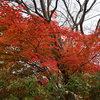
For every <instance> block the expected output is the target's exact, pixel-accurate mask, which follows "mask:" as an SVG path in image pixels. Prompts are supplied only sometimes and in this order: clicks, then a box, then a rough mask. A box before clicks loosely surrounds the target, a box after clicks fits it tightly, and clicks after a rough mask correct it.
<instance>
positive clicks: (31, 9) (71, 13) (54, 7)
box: [11, 0, 100, 34]
mask: <svg viewBox="0 0 100 100" xmlns="http://www.w3.org/2000/svg"><path fill="white" fill-rule="evenodd" d="M11 1H13V0H11ZM15 2H17V3H21V4H23V6H25V7H26V8H27V10H26V13H35V14H37V15H39V16H41V17H42V18H45V19H46V20H47V21H51V19H52V15H53V13H55V12H56V13H57V14H58V15H59V16H58V18H57V20H58V21H59V22H60V25H61V26H68V27H71V28H72V29H73V30H80V31H81V33H82V34H85V32H86V31H87V30H89V31H88V33H90V32H91V31H92V30H93V29H95V28H93V29H91V28H88V26H87V25H86V24H85V23H88V22H93V18H96V19H98V20H99V16H100V14H99V10H100V9H99V3H100V2H99V0H92V1H91V0H84V1H82V0H74V1H72V0H55V1H54V0H30V1H29V0H28V1H27V0H16V1H15ZM98 20H97V21H98ZM97 21H96V22H97ZM93 24H95V25H94V26H92V25H91V24H90V25H91V27H96V23H93Z"/></svg>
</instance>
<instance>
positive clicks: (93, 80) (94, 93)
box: [65, 72, 100, 100]
mask: <svg viewBox="0 0 100 100" xmlns="http://www.w3.org/2000/svg"><path fill="white" fill-rule="evenodd" d="M65 87H66V89H67V90H68V91H71V92H74V93H75V94H77V95H80V96H81V97H83V99H84V100H88V99H89V100H100V72H99V73H97V74H95V75H94V74H88V73H86V75H85V74H84V73H83V74H79V75H76V74H73V75H71V76H70V80H69V82H68V84H66V85H65Z"/></svg>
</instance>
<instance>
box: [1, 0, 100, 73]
mask: <svg viewBox="0 0 100 100" xmlns="http://www.w3.org/2000/svg"><path fill="white" fill-rule="evenodd" d="M23 10H25V8H24V7H23V6H21V5H18V6H16V7H13V6H11V5H10V4H9V2H6V1H4V0H3V1H0V32H1V33H2V34H1V37H0V61H3V62H4V65H5V67H6V68H9V69H10V68H12V67H11V66H14V65H15V64H18V63H17V62H16V61H22V62H24V63H22V65H23V66H24V64H26V63H29V62H34V61H37V62H41V63H40V66H42V67H47V68H48V67H49V68H51V69H53V70H55V71H57V72H58V71H61V72H62V70H65V72H66V73H67V74H73V73H79V72H82V71H83V72H93V73H94V72H98V71H100V29H98V30H97V31H96V32H94V33H93V34H90V35H81V33H80V32H79V31H76V32H74V31H73V30H71V29H70V28H68V27H59V26H58V22H56V21H51V22H47V21H46V20H45V19H43V18H41V17H39V16H36V15H34V14H29V15H28V16H27V17H25V16H23V14H22V12H23ZM97 32H98V34H97ZM59 33H60V34H61V37H60V36H59V35H58V34H59ZM62 37H64V38H62ZM60 40H61V41H60ZM62 42H63V45H61V43H62ZM61 48H62V49H61ZM20 67H22V66H20ZM14 68H15V69H16V70H17V68H16V67H14ZM51 72H52V71H51Z"/></svg>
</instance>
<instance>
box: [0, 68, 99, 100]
mask: <svg viewBox="0 0 100 100" xmlns="http://www.w3.org/2000/svg"><path fill="white" fill-rule="evenodd" d="M99 76H100V73H97V74H95V75H94V74H84V73H83V74H79V75H76V74H73V75H71V76H70V79H69V81H68V83H67V84H64V83H62V82H61V79H62V78H61V77H59V76H58V75H57V74H53V75H52V76H51V79H50V80H49V82H48V84H46V85H43V84H41V80H40V79H37V78H36V77H33V78H29V77H28V78H20V77H18V76H13V75H12V74H10V73H9V71H7V70H5V69H4V70H2V72H1V73H0V98H1V100H66V99H68V98H67V97H68V96H69V93H71V94H72V95H73V96H74V95H76V96H79V97H81V98H82V99H83V100H99V98H100V77H99Z"/></svg>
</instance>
